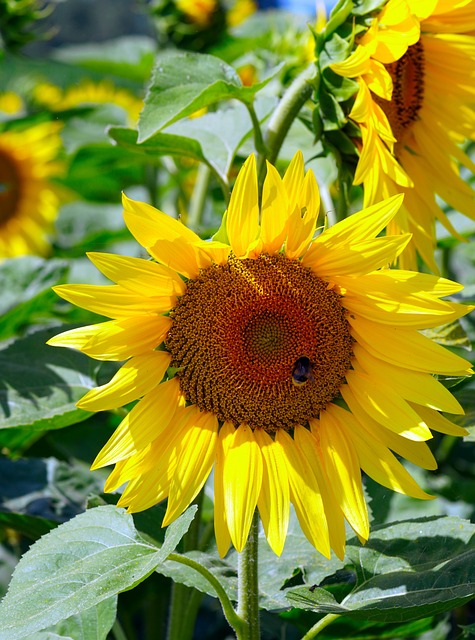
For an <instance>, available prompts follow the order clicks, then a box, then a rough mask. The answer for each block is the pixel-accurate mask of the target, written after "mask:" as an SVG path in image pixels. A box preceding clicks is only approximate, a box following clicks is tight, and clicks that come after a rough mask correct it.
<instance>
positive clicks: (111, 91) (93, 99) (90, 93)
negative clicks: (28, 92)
mask: <svg viewBox="0 0 475 640" xmlns="http://www.w3.org/2000/svg"><path fill="white" fill-rule="evenodd" d="M34 97H35V100H36V102H37V103H38V104H40V105H41V106H43V107H47V108H49V109H51V110H53V111H59V110H63V109H72V108H74V107H80V106H90V105H94V106H96V105H101V104H113V105H116V106H117V107H120V108H121V109H123V110H124V111H125V112H126V114H127V117H128V123H129V125H130V126H133V127H134V126H135V125H136V124H137V122H138V119H139V115H140V111H141V110H142V107H143V100H141V99H140V98H138V97H137V96H136V95H134V94H133V93H132V92H131V91H128V90H127V89H123V88H120V87H116V86H115V85H114V84H113V83H112V82H109V81H108V80H101V81H100V82H93V81H92V80H82V81H81V82H79V83H78V84H77V85H76V86H71V87H68V88H67V89H65V90H62V89H60V88H59V87H57V86H55V85H53V84H48V83H41V84H38V85H37V86H36V87H35V91H34Z"/></svg>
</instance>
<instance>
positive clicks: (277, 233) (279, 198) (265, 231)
mask: <svg viewBox="0 0 475 640" xmlns="http://www.w3.org/2000/svg"><path fill="white" fill-rule="evenodd" d="M288 216H289V201H288V197H287V191H286V189H285V187H284V185H283V183H282V179H281V177H280V175H279V173H278V171H277V169H276V168H275V167H273V166H272V165H271V164H270V163H269V162H267V175H266V179H265V181H264V187H263V191H262V209H261V236H260V238H261V240H262V246H263V251H264V252H266V253H275V252H277V251H279V249H280V248H281V246H282V244H283V242H284V240H285V236H286V232H287V220H288Z"/></svg>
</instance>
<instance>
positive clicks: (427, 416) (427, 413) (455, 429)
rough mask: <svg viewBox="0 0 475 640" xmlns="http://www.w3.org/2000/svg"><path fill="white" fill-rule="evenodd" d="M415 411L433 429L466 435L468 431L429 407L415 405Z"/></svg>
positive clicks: (458, 435) (455, 434)
mask: <svg viewBox="0 0 475 640" xmlns="http://www.w3.org/2000/svg"><path fill="white" fill-rule="evenodd" d="M415 409H416V411H417V412H418V413H419V414H420V415H421V417H422V418H423V420H424V421H425V422H426V424H427V425H428V426H429V427H430V428H431V429H434V431H439V432H440V433H445V434H447V435H449V436H457V437H461V436H468V434H469V432H468V431H467V430H466V429H464V428H463V427H460V426H459V425H458V424H454V423H453V422H450V420H447V418H446V417H445V416H442V415H441V414H440V413H438V412H437V411H434V410H433V409H429V407H419V406H416V407H415Z"/></svg>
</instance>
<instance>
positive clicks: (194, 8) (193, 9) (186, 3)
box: [176, 0, 217, 27]
mask: <svg viewBox="0 0 475 640" xmlns="http://www.w3.org/2000/svg"><path fill="white" fill-rule="evenodd" d="M176 6H177V7H178V9H179V10H180V11H181V12H182V13H184V14H185V16H186V17H187V18H188V20H190V22H193V23H194V24H197V25H199V26H200V27H207V26H208V25H209V24H210V23H211V18H212V17H213V13H214V12H215V11H216V9H217V0H176Z"/></svg>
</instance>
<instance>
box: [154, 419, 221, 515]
mask: <svg viewBox="0 0 475 640" xmlns="http://www.w3.org/2000/svg"><path fill="white" fill-rule="evenodd" d="M217 437H218V419H217V418H216V416H215V415H214V414H213V413H209V412H202V413H201V414H200V415H199V416H198V417H197V419H196V420H194V421H193V422H190V423H189V424H188V428H187V430H186V432H185V434H184V436H183V438H182V440H181V441H180V445H179V447H178V451H177V457H178V461H177V466H176V469H175V473H174V474H173V478H172V481H171V484H170V492H169V495H168V506H167V512H166V513H165V517H164V518H163V523H162V526H163V527H166V526H167V525H168V524H170V522H173V520H175V519H176V518H177V517H178V516H179V515H180V514H182V513H183V511H185V509H186V508H187V507H188V506H189V505H190V503H191V502H192V500H193V499H194V498H195V497H196V496H197V495H198V493H199V491H200V490H201V488H202V486H203V485H204V483H205V482H206V479H207V478H208V476H209V474H210V473H211V469H212V467H213V463H214V459H215V453H216V440H217Z"/></svg>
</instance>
